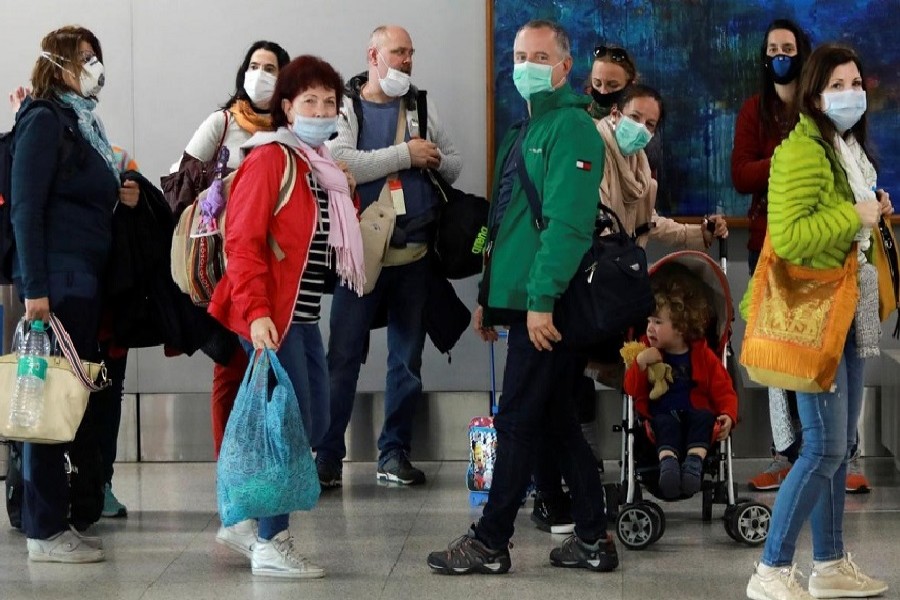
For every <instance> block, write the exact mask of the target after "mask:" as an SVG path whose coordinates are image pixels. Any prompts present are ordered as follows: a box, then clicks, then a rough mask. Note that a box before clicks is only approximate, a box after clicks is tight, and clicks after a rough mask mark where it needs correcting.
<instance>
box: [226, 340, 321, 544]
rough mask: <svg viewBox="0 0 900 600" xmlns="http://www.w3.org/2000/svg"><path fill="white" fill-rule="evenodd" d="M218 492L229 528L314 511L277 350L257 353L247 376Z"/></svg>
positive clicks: (308, 467)
mask: <svg viewBox="0 0 900 600" xmlns="http://www.w3.org/2000/svg"><path fill="white" fill-rule="evenodd" d="M270 372H271V373H272V374H274V381H273V380H272V379H271V378H270V375H269V374H270ZM216 491H217V495H218V500H219V516H220V517H221V519H222V524H223V525H225V526H226V527H228V526H230V525H234V524H235V523H238V522H240V521H244V520H246V519H251V518H259V517H274V516H276V515H282V514H287V513H290V512H292V511H295V510H309V509H311V508H312V507H314V506H315V505H316V502H317V501H318V499H319V491H320V487H319V477H318V474H317V473H316V464H315V461H314V460H313V457H312V452H311V450H310V447H309V440H308V439H307V438H306V431H305V430H304V428H303V421H302V418H301V416H300V407H299V406H298V404H297V396H296V395H295V394H294V386H293V385H291V381H290V379H289V378H288V375H287V373H286V372H285V370H284V368H282V366H281V363H280V362H279V361H278V357H277V356H275V352H274V351H273V350H265V351H263V352H257V354H256V356H255V358H254V359H253V360H251V361H250V366H249V367H247V372H246V373H245V374H244V381H243V382H242V383H241V389H240V391H238V395H237V398H236V399H235V402H234V409H233V410H232V411H231V416H230V417H229V418H228V424H227V425H226V427H225V437H224V438H223V440H222V449H221V451H220V453H219V462H218V466H217V482H216Z"/></svg>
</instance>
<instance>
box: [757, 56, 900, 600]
mask: <svg viewBox="0 0 900 600" xmlns="http://www.w3.org/2000/svg"><path fill="white" fill-rule="evenodd" d="M799 97H800V113H801V114H800V122H799V123H798V124H797V126H796V127H795V128H794V130H793V131H792V132H791V134H790V136H789V137H788V138H787V140H785V141H784V142H783V143H782V144H781V146H779V147H778V149H777V150H776V151H775V155H774V156H773V158H772V166H771V173H770V176H769V236H770V239H771V242H772V248H773V249H774V250H775V253H776V254H777V255H778V256H779V257H781V258H783V259H785V260H787V261H790V262H792V263H795V264H802V265H806V266H810V267H813V268H822V269H827V268H834V267H838V266H840V265H843V264H844V261H845V259H846V257H847V254H848V252H851V251H853V248H854V246H853V244H854V242H856V243H857V244H858V248H859V249H860V250H859V252H860V254H859V256H858V258H859V259H860V270H859V273H858V277H857V281H858V285H859V286H860V292H861V293H860V301H859V306H858V307H857V310H856V315H855V318H854V321H853V325H851V327H850V331H849V332H848V334H847V341H846V343H845V346H844V353H843V358H842V360H841V363H840V366H839V367H838V373H837V377H836V380H835V385H836V389H835V391H834V392H829V393H820V394H811V393H802V392H798V393H797V408H798V412H799V413H800V421H801V423H802V425H803V447H802V449H801V451H800V456H799V458H798V459H797V462H796V463H795V464H794V467H793V468H792V469H791V471H790V473H789V474H788V475H787V477H786V478H785V480H784V483H783V484H782V486H781V489H780V490H779V492H778V496H777V497H776V499H775V507H774V509H773V513H772V523H771V526H770V528H769V535H768V538H767V540H766V546H765V549H764V550H763V555H762V558H761V560H760V562H759V563H758V564H757V566H756V569H755V571H754V573H753V575H752V576H751V578H750V582H749V584H748V585H747V597H748V598H752V599H754V600H768V599H776V598H777V599H779V600H786V599H788V600H789V599H792V598H809V597H810V595H811V596H813V597H816V598H834V597H839V596H853V597H860V598H861V597H868V596H875V595H878V594H880V593H883V592H884V591H885V590H887V587H888V586H887V585H886V584H885V583H884V582H882V581H878V580H876V579H873V578H871V577H869V576H868V575H865V574H864V573H862V572H861V571H860V570H859V568H858V567H857V566H856V564H855V563H854V562H853V561H852V560H851V557H850V554H848V553H845V552H844V544H843V539H842V537H843V516H844V498H845V490H844V480H845V478H846V471H847V460H848V458H849V456H848V454H849V453H848V449H849V448H850V446H851V445H852V444H854V443H855V441H856V425H857V421H858V420H859V413H860V406H861V404H862V392H863V369H864V366H865V357H866V356H871V355H872V353H873V352H877V349H878V335H879V334H880V324H879V322H878V314H877V312H878V306H877V296H878V290H877V285H878V280H877V275H875V279H874V285H875V293H874V297H875V298H876V303H875V307H874V314H872V311H871V307H870V306H868V305H867V304H866V302H865V301H866V299H867V293H866V290H867V289H869V288H870V286H871V285H872V278H871V275H872V271H873V269H872V268H871V265H868V264H867V263H866V260H865V254H863V251H864V250H865V249H866V248H867V247H868V244H869V243H870V240H871V227H873V226H874V225H875V224H876V223H877V221H878V218H879V216H880V215H881V214H885V215H888V214H890V213H891V212H892V209H891V204H890V199H889V198H888V196H887V194H886V193H884V192H883V191H880V190H879V191H876V187H875V169H874V167H873V165H872V162H871V160H870V153H869V151H868V149H867V145H866V116H865V110H866V92H865V83H864V79H863V76H862V65H861V64H860V61H859V58H858V57H857V56H856V53H855V52H854V51H853V50H851V49H850V48H846V47H843V46H836V45H825V46H822V47H820V48H818V49H816V50H815V51H814V52H813V53H812V55H811V56H810V58H809V60H808V62H807V63H806V65H805V66H804V68H803V74H802V76H801V80H800V89H799ZM868 297H871V295H868ZM872 319H874V324H875V325H876V326H877V330H876V328H873V326H872V323H873V321H872ZM807 517H808V518H809V520H810V527H811V530H812V542H813V560H814V563H813V574H812V576H811V577H810V580H809V593H807V592H806V590H804V589H803V587H802V586H801V584H800V583H799V582H798V581H797V580H796V579H795V576H796V566H795V565H794V564H793V563H794V552H795V550H796V543H797V537H798V535H799V533H800V529H801V528H802V526H803V524H804V522H805V521H806V519H807Z"/></svg>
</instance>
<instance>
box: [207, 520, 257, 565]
mask: <svg viewBox="0 0 900 600" xmlns="http://www.w3.org/2000/svg"><path fill="white" fill-rule="evenodd" d="M216 541H217V542H218V543H220V544H222V545H223V546H227V547H228V548H231V549H232V550H234V551H235V552H237V553H238V554H243V555H244V556H246V557H247V558H253V544H255V543H256V521H254V520H253V519H247V520H246V521H240V522H239V523H235V524H234V525H232V526H231V527H225V526H224V525H223V526H221V527H219V532H218V533H217V534H216Z"/></svg>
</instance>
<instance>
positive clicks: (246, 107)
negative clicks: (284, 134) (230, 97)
mask: <svg viewBox="0 0 900 600" xmlns="http://www.w3.org/2000/svg"><path fill="white" fill-rule="evenodd" d="M231 114H232V115H234V120H235V121H237V124H238V126H240V128H241V129H243V130H244V131H247V132H249V133H250V135H253V134H254V133H256V132H258V131H274V130H275V128H274V127H272V115H268V114H259V113H257V112H255V111H254V110H253V107H252V106H250V103H249V102H247V101H246V100H237V101H236V102H235V103H234V104H232V105H231Z"/></svg>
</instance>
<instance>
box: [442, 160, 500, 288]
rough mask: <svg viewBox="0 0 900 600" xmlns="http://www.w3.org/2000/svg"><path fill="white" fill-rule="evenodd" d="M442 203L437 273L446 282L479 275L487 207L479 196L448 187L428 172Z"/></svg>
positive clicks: (445, 182) (482, 260)
mask: <svg viewBox="0 0 900 600" xmlns="http://www.w3.org/2000/svg"><path fill="white" fill-rule="evenodd" d="M428 174H429V177H430V178H431V181H432V182H433V183H434V186H435V189H436V190H437V192H438V194H439V195H440V196H441V198H442V199H443V200H444V202H443V203H442V204H441V206H440V208H439V209H438V215H437V226H436V228H435V235H434V246H433V252H434V256H435V259H436V261H435V262H436V266H437V270H438V273H439V274H441V275H442V276H444V277H446V278H447V279H464V278H466V277H471V276H473V275H478V274H479V273H481V270H482V268H483V267H484V256H483V251H484V246H485V245H486V244H487V235H488V229H487V220H488V209H489V208H490V205H489V204H488V202H487V200H485V199H484V198H483V197H482V196H476V195H475V194H468V193H466V192H463V191H460V190H458V189H456V188H454V187H453V186H451V185H450V184H449V183H447V181H446V180H445V179H444V178H443V177H442V176H441V174H440V173H438V172H437V171H435V170H429V171H428Z"/></svg>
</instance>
